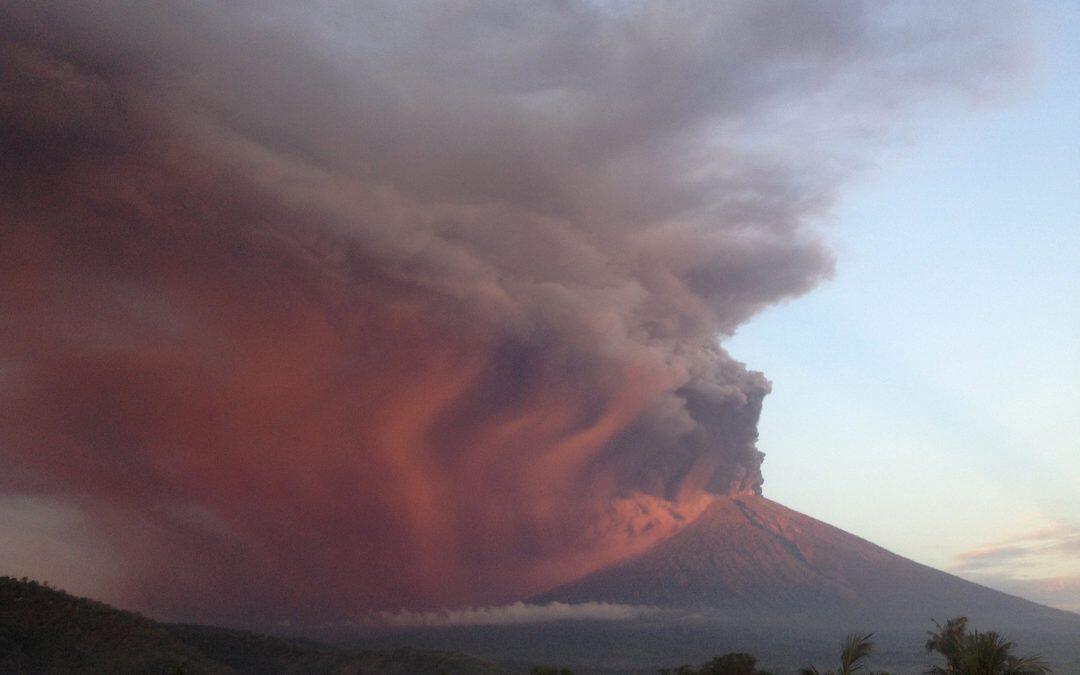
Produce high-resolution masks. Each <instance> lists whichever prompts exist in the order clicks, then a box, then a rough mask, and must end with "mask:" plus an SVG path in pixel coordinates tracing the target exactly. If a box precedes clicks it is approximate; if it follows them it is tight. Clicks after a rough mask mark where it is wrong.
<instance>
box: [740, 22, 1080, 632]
mask: <svg viewBox="0 0 1080 675" xmlns="http://www.w3.org/2000/svg"><path fill="white" fill-rule="evenodd" d="M1033 30H1034V32H1035V35H1034V38H1035V40H1034V43H1035V45H1036V48H1037V53H1036V54H1035V62H1034V65H1033V67H1032V70H1031V72H1030V74H1029V76H1028V78H1027V80H1026V82H1024V83H1022V84H1021V86H1020V87H1018V88H1017V89H1016V90H1014V91H1012V92H1010V93H1008V94H1007V95H1006V96H1005V97H1004V98H1003V99H1002V100H998V101H994V102H992V103H990V104H987V105H979V106H965V105H960V104H957V105H952V106H947V107H939V108H935V110H933V111H924V114H923V116H922V118H921V119H920V120H919V122H918V123H917V124H916V125H913V126H912V128H911V129H909V130H906V132H909V133H905V138H904V139H903V140H902V141H897V142H895V143H890V144H889V145H888V147H887V148H886V149H885V151H884V152H882V153H880V154H879V155H878V156H877V157H876V160H875V166H874V167H873V169H872V170H871V171H869V172H867V173H866V174H864V175H862V176H861V177H860V178H859V179H858V180H857V181H856V182H854V183H852V184H849V185H848V186H847V190H845V191H843V192H842V193H841V194H840V195H839V197H840V200H839V203H838V205H837V208H836V209H834V211H833V213H832V214H831V217H830V220H829V221H828V222H826V223H824V224H823V226H822V230H823V232H824V234H825V236H826V237H827V239H828V240H829V242H830V244H831V245H832V247H833V249H834V250H835V252H836V255H837V268H836V275H835V278H834V279H833V280H832V281H830V282H828V283H826V284H824V285H823V286H821V287H819V288H818V289H816V290H814V291H812V292H811V293H810V294H809V295H808V296H806V297H803V298H800V299H797V300H795V301H793V302H791V303H787V304H785V305H781V306H779V307H773V308H770V309H768V310H766V312H765V313H764V314H762V315H760V316H758V317H756V318H755V319H754V320H752V321H751V322H750V323H749V324H748V325H746V326H744V327H742V328H741V329H740V330H739V332H738V334H737V335H736V336H735V337H734V338H732V339H729V340H727V341H726V342H725V346H726V347H727V349H728V350H729V351H730V352H731V353H732V354H733V355H734V356H735V357H736V358H739V359H741V360H744V361H745V362H747V363H748V364H749V365H750V366H751V367H752V368H756V369H760V370H762V371H764V372H765V374H766V375H767V376H768V377H769V379H771V380H772V381H773V393H772V394H771V395H770V396H769V397H768V398H767V399H766V402H765V407H764V412H763V414H762V421H761V425H760V433H761V438H760V442H759V447H760V448H761V449H762V450H763V451H764V452H766V453H767V459H766V462H765V465H764V467H763V471H764V474H765V481H766V482H765V494H766V496H768V497H770V498H772V499H775V500H777V501H779V502H781V503H784V504H786V505H788V506H790V507H792V508H795V509H798V510H800V511H803V512H805V513H807V514H809V515H812V516H815V517H818V518H820V519H822V520H825V521H826V522H829V523H832V524H835V525H837V526H839V527H842V528H844V529H846V530H849V531H851V532H854V533H856V534H858V535H860V536H863V537H865V538H867V539H870V540H871V541H874V542H875V543H878V544H881V545H883V546H885V547H886V548H889V549H891V550H893V551H895V552H897V553H900V554H902V555H905V556H908V557H910V558H913V559H915V560H917V561H920V562H923V563H926V564H929V565H932V566H934V567H938V568H941V569H946V570H949V571H953V572H956V573H959V574H961V576H965V577H967V578H970V579H973V580H977V581H981V582H984V583H987V584H989V585H994V586H998V587H1000V588H1003V589H1004V590H1010V591H1014V592H1018V593H1021V594H1024V595H1027V596H1029V597H1033V598H1034V599H1037V600H1040V601H1043V602H1048V603H1050V604H1054V605H1057V606H1061V607H1065V608H1069V609H1073V610H1080V414H1078V411H1080V5H1067V4H1064V3H1063V4H1059V5H1050V4H1044V5H1040V6H1039V7H1038V11H1037V12H1036V17H1035V21H1034V22H1033ZM823 458H827V459H828V461H822V459H823Z"/></svg>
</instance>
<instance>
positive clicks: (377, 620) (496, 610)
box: [365, 602, 658, 627]
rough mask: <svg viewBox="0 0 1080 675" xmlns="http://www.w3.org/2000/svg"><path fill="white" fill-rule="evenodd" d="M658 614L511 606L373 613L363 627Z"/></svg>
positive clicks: (609, 607) (606, 607) (589, 606)
mask: <svg viewBox="0 0 1080 675" xmlns="http://www.w3.org/2000/svg"><path fill="white" fill-rule="evenodd" d="M656 611H658V610H657V609H656V608H655V607H648V606H644V605H618V604H612V603H607V602H583V603H577V604H567V603H564V602H549V603H547V604H546V605H534V604H526V603H524V602H515V603H512V604H509V605H499V606H495V607H465V608H462V609H442V610H436V611H430V612H413V611H409V610H406V609H403V610H399V611H397V612H377V613H375V614H372V615H371V616H370V617H369V618H368V620H367V621H366V622H365V623H368V624H370V625H377V626H394V627H419V626H427V627H443V626H483V625H496V624H517V623H541V622H546V621H564V620H591V621H628V620H630V619H636V618H638V617H641V616H644V615H646V614H651V613H653V612H656Z"/></svg>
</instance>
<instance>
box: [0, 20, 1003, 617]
mask: <svg viewBox="0 0 1080 675" xmlns="http://www.w3.org/2000/svg"><path fill="white" fill-rule="evenodd" d="M972 16H974V14H973V15H972ZM980 16H982V15H981V14H980ZM915 18H917V17H913V18H912V22H911V23H910V25H908V24H907V23H905V22H904V21H900V23H899V24H897V23H896V22H897V21H898V20H899V19H900V17H896V16H891V15H890V16H883V15H882V16H879V15H877V14H876V13H875V11H874V9H873V5H861V4H850V5H849V4H841V5H834V6H829V7H822V6H811V5H805V4H801V3H794V4H792V5H791V6H789V7H787V8H785V9H784V10H783V11H779V10H778V9H775V8H773V6H771V5H762V4H759V3H745V4H744V3H731V4H728V5H725V6H724V7H723V8H720V7H717V6H715V5H714V4H713V3H701V4H699V5H694V4H692V3H691V4H688V5H685V6H682V7H681V8H677V9H673V11H671V12H660V11H658V8H656V7H651V6H647V7H635V8H626V9H622V10H616V9H612V8H604V7H600V6H598V5H594V4H587V3H586V4H581V5H571V6H562V5H556V4H544V3H522V4H521V5H518V6H517V7H516V11H512V10H510V9H508V8H506V7H503V6H501V5H499V6H496V5H490V6H489V5H485V4H483V3H481V4H478V5H474V6H470V7H468V8H460V7H454V8H452V7H451V6H444V7H438V8H433V7H430V6H426V5H425V4H420V5H416V6H413V5H407V4H406V5H402V4H401V3H397V2H392V3H379V2H375V3H363V4H362V5H354V4H351V3H340V4H336V3H329V4H327V5H324V6H320V8H319V9H318V10H311V11H308V10H307V9H305V10H304V11H302V12H298V11H297V10H296V9H295V8H294V7H291V6H289V5H287V4H279V3H269V4H260V6H259V7H258V8H255V7H254V6H249V5H247V4H246V3H228V4H222V5H215V4H213V3H199V4H194V5H192V4H180V5H178V4H176V3H164V2H160V3H159V2H154V1H152V0H151V1H148V2H140V3H120V2H104V3H98V2H93V3H90V2H87V3H83V2H69V1H65V2H48V1H43V2H36V3H3V4H0V199H2V209H0V218H2V219H3V220H2V227H0V291H2V295H0V303H2V304H0V310H2V312H3V316H4V317H5V321H4V322H3V325H2V326H0V350H2V351H0V458H2V461H3V463H4V465H5V468H6V469H7V471H6V472H5V473H3V474H2V475H0V489H2V490H3V491H4V492H6V493H7V494H9V495H21V496H25V495H32V496H33V498H34V499H35V500H38V502H39V503H54V504H59V505H62V507H63V508H64V509H74V510H76V511H78V512H79V513H81V514H84V515H85V518H86V522H87V526H88V528H90V529H91V530H92V532H93V535H94V536H95V537H96V538H98V539H99V540H100V541H101V542H103V544H104V545H105V546H106V547H107V549H108V550H109V555H110V556H112V557H113V558H114V559H116V560H117V561H118V568H119V571H118V573H117V574H118V576H119V577H120V578H119V579H118V581H117V583H118V586H119V588H118V590H117V591H116V592H117V594H118V595H117V597H115V598H110V599H113V600H115V601H117V602H122V603H124V604H126V605H129V606H134V607H137V608H140V609H144V610H147V611H151V612H154V613H156V614H159V615H168V616H174V617H181V618H187V619H197V620H206V621H230V622H242V623H252V622H255V621H275V620H277V619H279V618H282V617H287V618H289V619H291V620H293V621H295V622H305V621H310V622H317V621H324V620H328V619H333V618H335V617H348V616H355V613H356V611H358V610H368V609H375V610H378V609H396V608H398V607H402V606H406V607H410V608H430V607H437V606H460V605H462V604H465V603H493V602H504V601H508V600H511V599H513V598H516V597H520V596H522V595H524V594H527V593H531V592H534V591H537V590H540V589H542V588H544V587H547V586H551V585H554V584H557V583H560V582H563V581H566V580H568V579H571V578H573V577H575V576H577V575H579V574H582V573H584V572H587V571H589V570H592V569H595V568H597V567H598V566H601V565H604V564H607V563H610V562H613V561H615V560H619V559H621V558H624V557H626V556H628V555H631V554H633V553H634V552H636V551H640V550H642V549H643V548H644V547H646V546H648V545H649V544H651V543H652V542H655V541H657V540H658V539H660V538H663V537H664V536H667V535H668V534H670V533H671V532H673V531H675V530H676V529H678V528H679V527H680V526H681V524H683V523H685V522H687V521H688V520H690V519H692V518H693V517H694V516H695V515H696V514H697V513H699V512H700V510H701V508H703V506H704V504H705V503H706V502H707V501H708V498H709V497H708V495H709V494H711V493H735V492H753V491H758V490H760V487H761V484H762V476H761V472H760V465H761V461H762V457H763V456H762V454H761V453H760V452H759V451H758V450H757V448H756V446H755V441H756V436H757V431H756V423H757V419H758V415H759V412H760V409H761V404H762V400H763V398H764V396H765V395H766V394H767V392H768V390H769V383H768V382H767V381H766V379H765V378H764V377H763V376H762V375H761V374H760V373H756V372H753V371H749V370H748V369H747V368H746V367H744V366H743V365H742V364H740V363H738V362H736V361H734V360H733V359H731V358H730V357H729V356H728V355H727V354H726V353H725V352H724V351H723V349H722V348H721V347H720V346H719V345H718V343H717V335H718V334H724V333H730V332H732V331H734V330H735V328H736V327H737V326H738V325H739V324H740V323H742V322H743V321H745V320H746V319H747V318H748V317H750V316H751V315H753V314H754V313H755V312H757V311H759V310H760V309H762V308H763V307H765V306H768V305H769V304H771V303H775V302H778V301H781V300H783V299H785V298H789V297H793V296H796V295H798V294H800V293H803V292H805V291H806V290H808V289H810V288H811V287H813V286H814V285H815V284H816V283H818V282H819V281H820V280H821V279H823V278H826V277H827V276H828V275H829V274H830V271H831V256H830V254H829V253H828V252H827V251H826V250H825V249H824V247H823V246H822V245H821V243H820V242H819V241H818V239H817V237H816V236H815V235H814V234H813V232H812V231H810V230H809V224H810V223H811V222H812V221H813V220H814V219H815V218H817V217H818V216H820V214H822V213H823V212H824V211H825V210H826V209H827V207H828V205H829V204H830V203H831V201H832V199H833V194H834V190H835V188H836V186H837V184H838V181H839V180H840V179H841V178H842V177H843V175H844V174H845V173H846V169H845V166H846V161H845V160H844V158H842V157H838V156H833V155H829V154H828V152H827V148H828V139H829V138H830V137H829V135H828V133H835V131H832V132H829V130H830V129H834V127H835V124H834V121H835V120H836V119H839V118H840V117H841V116H842V117H843V119H846V120H848V121H849V124H851V125H853V126H854V127H857V128H858V129H859V130H860V132H861V133H868V132H874V131H875V130H877V129H880V124H881V120H883V119H885V118H887V117H889V115H890V114H891V113H894V112H896V111H898V110H903V109H904V107H905V106H904V105H903V104H905V103H910V102H919V101H921V100H923V99H924V98H925V97H926V96H929V95H930V94H931V93H934V92H941V91H956V90H961V91H965V92H969V93H974V94H979V95H981V94H982V93H984V89H985V87H986V85H987V83H992V82H997V81H998V80H999V79H1000V77H999V76H1000V75H1001V73H1002V72H1004V71H1007V70H1008V65H1009V63H1011V61H1010V59H1011V58H1012V56H1013V55H1014V53H1013V43H1012V42H1011V41H1010V39H1009V38H1008V35H1005V34H1004V33H1003V32H1002V31H1001V30H1000V26H998V24H997V23H995V22H994V21H990V20H984V21H982V22H973V23H972V22H969V21H967V20H966V19H957V18H956V17H955V16H952V15H946V16H943V17H940V18H941V19H942V20H943V21H945V22H946V23H947V22H948V21H953V22H954V23H955V25H954V26H953V28H955V30H942V31H938V30H937V29H934V30H921V29H919V26H923V25H925V26H931V25H933V26H937V25H938V24H937V23H935V22H922V21H915ZM969 25H971V26H974V27H975V28H973V29H971V30H969V29H968V28H965V26H969ZM1001 25H1009V24H1007V23H1001ZM920 31H921V32H920ZM1006 32H1007V31H1006ZM988 57H992V58H988ZM794 107H799V108H800V109H802V110H803V114H801V115H800V119H802V120H803V122H801V123H800V124H803V125H805V126H804V127H801V128H802V131H803V133H802V134H801V138H802V139H803V141H801V142H800V143H797V144H790V143H782V144H777V143H776V141H777V140H778V139H783V138H786V136H785V134H787V133H790V131H791V129H790V125H789V122H788V121H785V120H784V119H783V118H784V115H783V114H782V112H783V111H786V110H790V109H793V108H794ZM777 111H780V112H777ZM841 114H842V115H841ZM777 120H779V121H777ZM781 131H782V133H781ZM750 138H758V139H765V140H769V139H771V140H772V141H774V142H773V143H772V144H771V145H770V144H765V145H764V146H763V147H766V148H767V149H766V150H763V151H759V152H755V151H752V150H751V149H749V148H748V147H747V143H746V139H750ZM778 147H783V148H785V149H784V150H777V149H776V148H778Z"/></svg>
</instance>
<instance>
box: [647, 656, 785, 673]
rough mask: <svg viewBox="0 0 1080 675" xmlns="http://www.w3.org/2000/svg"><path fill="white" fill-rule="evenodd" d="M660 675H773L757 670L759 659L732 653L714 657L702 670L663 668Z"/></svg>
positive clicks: (684, 667)
mask: <svg viewBox="0 0 1080 675" xmlns="http://www.w3.org/2000/svg"><path fill="white" fill-rule="evenodd" d="M660 675H772V674H771V673H769V672H768V671H764V670H758V669H757V657H755V656H753V655H751V654H746V653H744V652H732V653H730V654H724V655H723V656H717V657H714V658H713V660H712V661H709V662H708V663H705V664H703V665H702V666H701V667H700V668H693V667H692V666H689V665H683V666H679V667H678V668H675V669H670V668H661V669H660Z"/></svg>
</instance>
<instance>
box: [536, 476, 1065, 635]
mask: <svg viewBox="0 0 1080 675" xmlns="http://www.w3.org/2000/svg"><path fill="white" fill-rule="evenodd" d="M536 600H537V601H540V602H547V601H563V602H585V601H604V602H613V603H623V604H644V605H655V606H662V607H684V608H712V609H725V610H731V611H733V612H738V611H740V610H755V611H768V610H783V611H785V612H791V611H796V612H803V613H807V614H809V615H814V614H823V613H826V612H841V613H843V612H847V613H849V614H854V615H864V616H866V617H867V618H868V619H869V618H872V619H874V620H876V621H877V622H879V623H880V622H881V621H886V622H888V623H890V624H891V623H900V624H903V623H906V622H908V621H911V622H925V621H926V618H927V617H928V616H937V617H943V616H954V615H967V616H971V617H978V618H979V619H984V620H986V621H991V622H998V623H1000V622H1002V621H1006V622H1010V623H1015V622H1018V621H1023V622H1024V623H1025V624H1027V625H1029V626H1030V625H1032V624H1035V623H1039V624H1043V623H1046V624H1047V625H1052V624H1056V623H1065V624H1067V623H1070V622H1071V623H1072V624H1073V625H1074V626H1075V627H1076V629H1077V631H1078V632H1080V616H1077V615H1075V614H1073V613H1071V612H1065V611H1061V610H1057V609H1052V608H1049V607H1045V606H1042V605H1039V604H1036V603H1033V602H1029V601H1027V600H1023V599H1020V598H1017V597H1014V596H1011V595H1007V594H1005V593H1001V592H998V591H995V590H992V589H989V588H986V587H984V586H980V585H978V584H975V583H971V582H969V581H965V580H963V579H961V578H959V577H956V576H953V575H951V574H946V573H945V572H941V571H939V570H936V569H933V568H931V567H927V566H925V565H921V564H919V563H916V562H914V561H912V560H908V559H907V558H903V557H901V556H898V555H896V554H894V553H891V552H889V551H887V550H885V549H884V548H881V547H880V546H877V545H875V544H872V543H870V542H868V541H866V540H865V539H861V538H859V537H857V536H855V535H852V534H849V533H847V532H844V531H843V530H840V529H838V528H836V527H833V526H831V525H828V524H826V523H823V522H821V521H819V520H815V519H814V518H811V517H809V516H805V515H803V514H801V513H798V512H796V511H793V510H791V509H789V508H787V507H784V506H782V505H780V504H778V503H776V502H774V501H771V500H769V499H766V498H765V497H761V496H756V495H749V496H736V497H718V498H716V499H715V501H713V502H712V504H711V505H710V506H709V507H708V508H707V509H706V510H705V511H704V512H703V513H702V514H701V515H700V516H699V517H698V518H697V519H696V520H695V521H694V522H692V523H691V524H690V525H688V526H686V527H685V528H683V529H682V530H681V531H679V532H678V533H676V534H675V535H673V536H672V537H670V538H669V539H666V540H665V541H663V542H661V543H660V544H658V545H656V546H654V547H653V548H651V549H650V550H648V551H646V552H645V553H643V554H641V555H639V556H637V557H634V558H632V559H630V560H626V561H623V562H621V563H619V564H616V565H613V566H611V567H608V568H605V569H602V570H599V571H597V572H594V573H592V574H589V575H587V576H585V577H584V578H582V579H579V580H577V581H574V582H572V583H569V584H565V585H563V586H560V587H558V588H555V589H553V590H551V591H548V592H546V593H544V594H542V595H540V596H539V597H537V598H536Z"/></svg>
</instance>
